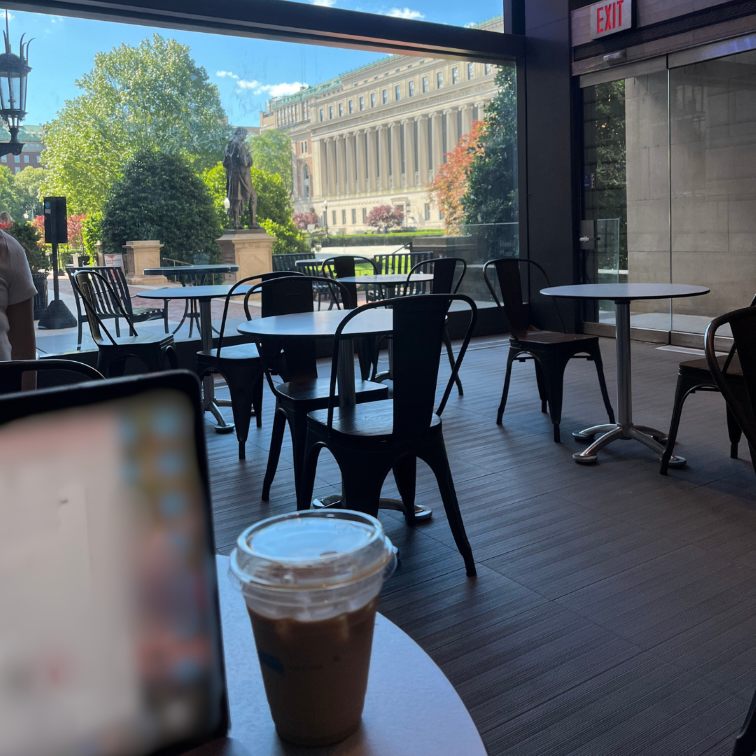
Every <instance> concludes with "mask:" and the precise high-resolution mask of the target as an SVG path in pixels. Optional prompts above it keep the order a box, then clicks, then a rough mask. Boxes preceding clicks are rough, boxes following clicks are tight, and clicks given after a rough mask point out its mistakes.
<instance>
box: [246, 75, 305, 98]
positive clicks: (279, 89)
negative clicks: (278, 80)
mask: <svg viewBox="0 0 756 756" xmlns="http://www.w3.org/2000/svg"><path fill="white" fill-rule="evenodd" d="M237 85H238V87H239V89H248V90H251V92H252V94H256V95H259V94H267V95H270V96H271V97H285V96H286V95H291V94H295V93H296V92H299V90H300V89H302V87H306V86H307V84H302V83H301V82H299V81H294V82H292V83H291V84H287V83H286V82H284V83H282V84H261V83H260V82H259V81H257V80H256V79H253V80H252V81H246V80H245V79H240V80H239V81H238V82H237Z"/></svg>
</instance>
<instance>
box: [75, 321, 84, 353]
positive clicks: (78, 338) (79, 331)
mask: <svg viewBox="0 0 756 756" xmlns="http://www.w3.org/2000/svg"><path fill="white" fill-rule="evenodd" d="M83 326H84V324H83V321H82V320H81V318H79V327H78V328H77V330H76V347H77V348H78V347H80V346H81V339H82V329H83Z"/></svg>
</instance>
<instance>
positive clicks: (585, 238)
mask: <svg viewBox="0 0 756 756" xmlns="http://www.w3.org/2000/svg"><path fill="white" fill-rule="evenodd" d="M590 240H591V237H590V236H581V237H580V239H578V241H579V242H580V243H581V244H585V243H586V242H589V241H590Z"/></svg>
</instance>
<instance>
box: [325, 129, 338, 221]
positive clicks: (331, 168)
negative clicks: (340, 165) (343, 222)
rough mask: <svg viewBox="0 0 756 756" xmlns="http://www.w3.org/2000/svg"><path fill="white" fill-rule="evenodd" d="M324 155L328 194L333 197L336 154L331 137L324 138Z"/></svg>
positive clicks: (334, 193) (334, 191)
mask: <svg viewBox="0 0 756 756" xmlns="http://www.w3.org/2000/svg"><path fill="white" fill-rule="evenodd" d="M326 156H327V161H328V195H329V196H331V197H334V196H335V195H336V159H335V158H336V154H335V145H334V142H333V137H328V139H326ZM329 222H330V221H329Z"/></svg>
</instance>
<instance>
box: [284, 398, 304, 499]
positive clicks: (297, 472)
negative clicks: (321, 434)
mask: <svg viewBox="0 0 756 756" xmlns="http://www.w3.org/2000/svg"><path fill="white" fill-rule="evenodd" d="M286 420H287V421H288V423H289V431H290V432H291V447H292V448H291V451H292V457H293V458H294V489H295V491H297V492H299V489H300V487H301V483H302V471H303V469H304V460H305V448H306V446H307V415H305V414H303V413H300V412H288V413H287V414H286Z"/></svg>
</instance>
